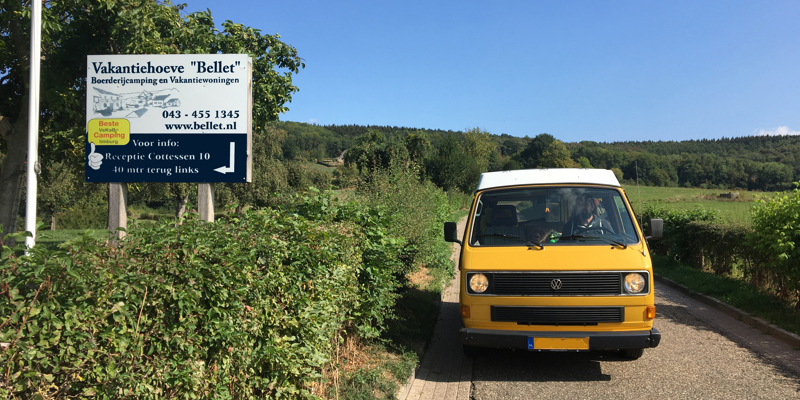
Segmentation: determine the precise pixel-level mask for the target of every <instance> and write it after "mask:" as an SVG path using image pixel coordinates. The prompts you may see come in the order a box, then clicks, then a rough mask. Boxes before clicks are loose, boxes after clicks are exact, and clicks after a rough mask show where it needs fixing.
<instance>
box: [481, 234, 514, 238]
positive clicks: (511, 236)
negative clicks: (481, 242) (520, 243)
mask: <svg viewBox="0 0 800 400" xmlns="http://www.w3.org/2000/svg"><path fill="white" fill-rule="evenodd" d="M478 236H479V237H484V236H494V237H502V238H509V239H522V237H520V236H517V235H506V234H505V233H484V234H483V235H478Z"/></svg>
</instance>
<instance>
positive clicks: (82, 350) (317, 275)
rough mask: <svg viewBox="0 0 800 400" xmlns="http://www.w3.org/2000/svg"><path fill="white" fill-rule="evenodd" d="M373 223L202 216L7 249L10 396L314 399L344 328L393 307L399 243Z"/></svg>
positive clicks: (0, 330) (0, 358)
mask: <svg viewBox="0 0 800 400" xmlns="http://www.w3.org/2000/svg"><path fill="white" fill-rule="evenodd" d="M318 208H319V207H318ZM360 218H361V220H360V224H359V223H355V222H351V221H352V220H353V219H355V218H350V219H348V218H339V219H336V220H333V221H325V222H322V221H314V220H309V219H307V218H305V217H302V216H300V215H297V214H290V213H282V212H279V211H274V210H272V211H270V210H266V211H259V212H254V211H247V212H245V213H244V214H242V215H231V216H229V218H227V219H226V220H225V221H224V222H223V221H220V222H217V223H203V222H201V221H199V220H198V219H197V216H196V215H194V214H190V217H189V218H185V219H182V220H181V223H180V224H177V225H175V224H174V221H173V223H168V222H163V223H162V224H160V225H158V226H155V227H153V228H149V229H146V228H137V227H134V228H133V229H131V230H130V232H129V234H128V235H127V237H126V239H124V240H123V241H122V242H121V244H120V246H119V247H117V248H113V247H107V246H105V245H103V244H102V243H100V242H96V241H93V240H91V239H90V238H89V237H88V236H87V237H84V238H83V239H82V240H80V241H77V242H76V243H72V244H68V245H65V246H64V248H63V250H60V251H50V250H47V249H45V248H43V247H39V246H35V247H34V248H33V249H31V250H30V252H29V254H28V255H21V254H22V253H20V252H19V250H21V249H11V248H9V247H7V246H6V247H3V249H2V257H0V281H2V282H3V286H2V287H0V316H1V317H2V318H1V319H0V321H2V322H0V324H2V325H0V343H2V344H3V345H2V348H0V365H2V366H3V367H4V368H3V371H2V374H0V397H2V398H10V399H15V398H35V397H39V396H40V397H41V398H50V397H70V398H101V399H117V398H137V399H166V398H221V399H233V398H235V399H248V398H253V399H255V398H264V397H275V398H297V397H314V394H313V393H311V392H310V391H309V387H310V385H309V384H310V383H311V382H313V381H315V380H319V379H321V376H322V375H321V371H322V369H323V367H324V366H325V365H327V364H328V363H329V362H330V356H331V354H332V351H333V347H334V345H335V343H337V341H338V340H339V337H340V335H341V333H342V332H343V331H344V330H345V329H348V327H354V326H364V325H366V326H368V327H371V328H372V329H376V330H377V329H379V327H378V326H375V324H379V323H380V321H377V320H376V318H375V315H376V314H384V315H385V314H386V311H387V309H386V307H389V306H390V305H388V304H386V303H387V301H386V298H387V297H385V296H384V297H381V296H380V295H376V293H382V292H385V291H390V292H391V291H392V290H393V287H392V285H391V283H390V282H389V281H388V280H381V279H377V278H375V277H376V276H381V275H380V274H381V273H382V272H381V271H382V270H381V266H382V265H384V264H386V265H389V266H394V265H396V264H397V262H398V261H397V254H398V251H397V250H396V247H397V246H396V244H397V242H396V240H395V239H393V238H391V237H388V236H386V235H385V231H384V230H383V228H382V227H381V226H380V223H378V222H375V223H371V222H370V221H375V220H379V219H380V216H379V215H375V214H374V211H367V212H364V213H363V214H362V215H361V216H360ZM384 284H385V285H386V287H381V286H380V285H384ZM373 285H375V286H373ZM376 298H377V299H379V300H377V302H376V300H375V299H376ZM354 329H361V330H364V331H369V329H368V328H363V327H362V328H354Z"/></svg>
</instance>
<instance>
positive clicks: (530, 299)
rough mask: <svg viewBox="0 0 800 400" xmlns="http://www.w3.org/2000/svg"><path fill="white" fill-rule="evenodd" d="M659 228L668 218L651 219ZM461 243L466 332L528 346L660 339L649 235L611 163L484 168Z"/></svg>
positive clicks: (484, 340)
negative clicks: (606, 167) (581, 166)
mask: <svg viewBox="0 0 800 400" xmlns="http://www.w3.org/2000/svg"><path fill="white" fill-rule="evenodd" d="M651 228H652V236H651V237H648V238H658V237H660V236H661V230H662V229H663V223H662V221H661V220H652V221H651ZM444 233H445V239H446V240H448V241H451V242H458V243H461V245H462V246H461V248H462V250H461V260H460V266H459V269H460V274H461V288H460V291H461V295H460V302H461V317H462V321H463V327H462V328H461V330H460V338H461V341H462V344H463V345H464V351H465V352H466V353H467V354H471V353H472V351H473V350H474V348H475V347H498V348H514V349H527V350H530V351H589V350H619V351H620V352H621V355H622V356H623V357H626V358H630V359H637V358H639V357H641V356H642V354H643V352H644V349H646V348H649V347H656V346H658V343H659V341H660V339H661V334H660V333H659V332H658V330H656V329H655V328H653V319H654V318H655V314H656V310H655V304H654V297H655V296H654V294H653V268H652V263H651V259H650V253H649V249H648V246H647V241H646V239H648V238H645V237H644V235H643V234H642V231H641V228H640V227H639V224H638V223H637V221H636V219H635V218H634V215H633V211H632V210H631V205H630V203H629V202H628V198H627V196H626V195H625V191H624V190H623V189H622V188H621V187H620V184H619V181H618V180H617V178H616V176H615V175H614V173H613V172H612V171H608V170H600V169H570V168H567V169H532V170H516V171H502V172H488V173H484V174H482V175H481V178H480V181H479V183H478V188H477V190H476V192H475V198H474V200H473V203H472V207H471V210H470V214H469V217H468V221H467V226H466V230H465V233H464V237H463V238H462V239H463V240H461V239H459V238H458V236H457V233H456V225H455V223H452V222H448V223H446V224H445V232H444Z"/></svg>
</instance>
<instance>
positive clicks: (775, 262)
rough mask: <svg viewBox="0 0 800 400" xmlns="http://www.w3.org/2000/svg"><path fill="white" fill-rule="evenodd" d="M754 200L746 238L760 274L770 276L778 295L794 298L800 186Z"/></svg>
mask: <svg viewBox="0 0 800 400" xmlns="http://www.w3.org/2000/svg"><path fill="white" fill-rule="evenodd" d="M795 186H800V183H795ZM756 203H757V206H756V207H754V208H753V232H752V234H751V235H750V236H749V239H750V240H751V242H752V246H753V247H754V248H755V250H756V252H757V254H758V257H759V261H760V262H761V266H762V267H763V270H764V271H763V275H765V276H764V277H763V278H767V279H769V278H771V281H772V283H773V284H774V285H775V288H776V289H777V291H778V294H779V295H781V296H782V297H784V298H792V299H793V300H796V298H797V295H798V292H800V189H798V188H795V189H794V190H792V191H788V192H785V193H783V194H781V195H777V196H773V197H771V198H768V199H766V198H761V199H758V200H756ZM797 307H798V308H800V302H798V303H797Z"/></svg>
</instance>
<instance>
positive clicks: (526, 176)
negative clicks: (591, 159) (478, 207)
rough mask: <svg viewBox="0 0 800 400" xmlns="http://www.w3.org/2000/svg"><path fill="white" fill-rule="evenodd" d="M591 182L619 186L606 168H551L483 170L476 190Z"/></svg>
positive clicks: (612, 174) (615, 178) (612, 173)
mask: <svg viewBox="0 0 800 400" xmlns="http://www.w3.org/2000/svg"><path fill="white" fill-rule="evenodd" d="M559 183H564V184H576V183H577V184H587V183H588V184H592V185H607V186H616V187H619V186H620V185H619V181H618V180H617V177H616V176H615V175H614V172H612V171H610V170H607V169H587V168H551V169H518V170H513V171H497V172H484V173H482V174H481V179H480V180H479V181H478V190H484V189H490V188H496V187H503V186H519V185H547V184H559Z"/></svg>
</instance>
